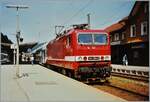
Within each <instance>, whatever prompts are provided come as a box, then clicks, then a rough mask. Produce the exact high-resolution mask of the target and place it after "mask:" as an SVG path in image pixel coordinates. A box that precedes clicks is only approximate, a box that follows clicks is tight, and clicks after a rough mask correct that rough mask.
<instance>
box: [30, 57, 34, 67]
mask: <svg viewBox="0 0 150 102" xmlns="http://www.w3.org/2000/svg"><path fill="white" fill-rule="evenodd" d="M30 60H31V64H32V65H33V64H34V57H33V55H31V58H30Z"/></svg>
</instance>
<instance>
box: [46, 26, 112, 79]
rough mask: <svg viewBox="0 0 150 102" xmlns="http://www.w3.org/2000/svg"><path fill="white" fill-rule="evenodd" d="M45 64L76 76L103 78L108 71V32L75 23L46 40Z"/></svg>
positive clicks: (78, 77)
mask: <svg viewBox="0 0 150 102" xmlns="http://www.w3.org/2000/svg"><path fill="white" fill-rule="evenodd" d="M84 26H85V25H84ZM46 64H47V65H53V68H54V69H56V70H58V71H60V72H62V73H63V74H66V75H68V76H70V77H75V78H77V79H79V80H80V79H81V80H86V81H100V80H106V79H107V78H109V77H110V74H111V50H110V38H109V34H108V33H107V32H105V31H104V30H92V29H85V28H84V27H83V25H82V26H81V25H80V27H79V26H75V27H74V28H73V29H71V30H68V31H66V32H64V33H63V34H61V35H59V36H57V37H56V38H55V39H54V40H52V41H50V42H49V43H48V45H47V60H46Z"/></svg>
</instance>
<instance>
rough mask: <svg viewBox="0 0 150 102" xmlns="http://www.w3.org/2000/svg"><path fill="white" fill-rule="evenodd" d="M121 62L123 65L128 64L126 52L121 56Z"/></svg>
mask: <svg viewBox="0 0 150 102" xmlns="http://www.w3.org/2000/svg"><path fill="white" fill-rule="evenodd" d="M122 62H123V65H126V66H127V65H128V58H127V55H126V54H125V55H124V56H123V59H122Z"/></svg>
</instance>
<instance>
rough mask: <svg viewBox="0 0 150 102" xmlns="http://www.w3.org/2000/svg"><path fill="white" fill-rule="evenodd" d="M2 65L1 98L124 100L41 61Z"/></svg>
mask: <svg viewBox="0 0 150 102" xmlns="http://www.w3.org/2000/svg"><path fill="white" fill-rule="evenodd" d="M19 68H20V75H23V76H22V77H21V78H17V77H16V66H14V65H2V66H1V68H0V69H1V70H0V71H1V76H0V77H1V85H0V86H1V93H0V97H1V99H0V102H124V101H125V100H124V99H121V98H119V97H116V96H113V95H111V94H109V93H106V92H103V91H100V90H98V89H96V88H93V87H91V86H88V85H86V84H83V83H81V82H78V81H76V80H74V79H71V78H68V77H66V76H64V75H61V74H59V73H57V72H54V71H52V70H49V69H47V68H45V67H42V66H40V65H20V66H19Z"/></svg>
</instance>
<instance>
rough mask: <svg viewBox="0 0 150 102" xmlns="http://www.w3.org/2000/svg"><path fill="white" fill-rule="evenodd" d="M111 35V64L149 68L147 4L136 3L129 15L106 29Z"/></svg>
mask: <svg viewBox="0 0 150 102" xmlns="http://www.w3.org/2000/svg"><path fill="white" fill-rule="evenodd" d="M106 31H107V32H109V33H110V35H111V50H112V51H111V52H112V63H114V64H122V59H123V56H124V55H125V54H126V55H127V58H128V64H129V65H137V66H149V2H148V1H136V2H135V4H134V6H133V8H132V10H131V12H130V14H129V15H128V16H127V17H125V18H123V19H122V20H121V21H119V22H118V23H116V24H113V25H111V26H109V27H107V28H106Z"/></svg>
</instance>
